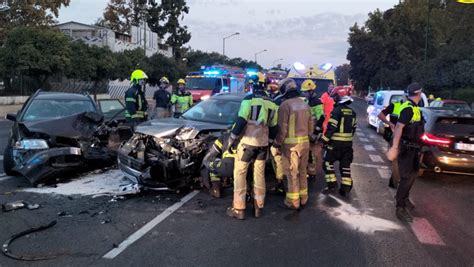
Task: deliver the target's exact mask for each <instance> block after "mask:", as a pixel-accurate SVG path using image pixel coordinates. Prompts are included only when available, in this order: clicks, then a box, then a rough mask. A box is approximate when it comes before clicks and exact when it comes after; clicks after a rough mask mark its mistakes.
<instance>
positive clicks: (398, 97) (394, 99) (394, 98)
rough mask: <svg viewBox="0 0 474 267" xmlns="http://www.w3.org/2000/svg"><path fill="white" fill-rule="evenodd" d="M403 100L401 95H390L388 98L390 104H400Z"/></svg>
mask: <svg viewBox="0 0 474 267" xmlns="http://www.w3.org/2000/svg"><path fill="white" fill-rule="evenodd" d="M404 99H405V97H404V96H403V95H392V96H391V97H390V103H395V102H400V101H402V100H404Z"/></svg>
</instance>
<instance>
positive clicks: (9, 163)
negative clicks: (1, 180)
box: [3, 145, 16, 176]
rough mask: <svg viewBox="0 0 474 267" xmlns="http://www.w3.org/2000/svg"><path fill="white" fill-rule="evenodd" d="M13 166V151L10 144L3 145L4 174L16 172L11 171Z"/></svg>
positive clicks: (14, 173)
mask: <svg viewBox="0 0 474 267" xmlns="http://www.w3.org/2000/svg"><path fill="white" fill-rule="evenodd" d="M14 167H15V162H14V161H13V152H12V148H11V146H10V145H7V146H6V147H5V151H4V153H3V171H4V172H5V174H6V175H9V176H14V175H16V172H15V171H13V168H14Z"/></svg>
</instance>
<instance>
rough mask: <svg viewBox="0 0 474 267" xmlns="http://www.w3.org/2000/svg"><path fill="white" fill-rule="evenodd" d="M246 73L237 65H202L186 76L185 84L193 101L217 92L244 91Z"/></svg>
mask: <svg viewBox="0 0 474 267" xmlns="http://www.w3.org/2000/svg"><path fill="white" fill-rule="evenodd" d="M245 82H246V73H245V71H244V70H243V69H241V68H238V67H230V66H225V65H215V66H210V67H203V68H202V69H201V70H200V71H195V72H191V73H189V74H188V75H187V76H186V86H187V87H188V90H189V91H190V92H191V94H192V96H193V101H194V102H199V101H202V100H206V99H208V98H209V97H211V96H212V95H215V94H218V93H238V92H244V88H245Z"/></svg>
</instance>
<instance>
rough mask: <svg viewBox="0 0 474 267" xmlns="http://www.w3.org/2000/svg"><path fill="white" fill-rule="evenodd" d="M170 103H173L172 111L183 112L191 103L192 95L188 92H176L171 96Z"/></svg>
mask: <svg viewBox="0 0 474 267" xmlns="http://www.w3.org/2000/svg"><path fill="white" fill-rule="evenodd" d="M171 104H172V105H175V109H174V112H176V113H184V112H185V111H186V110H188V109H189V108H190V107H191V106H192V105H193V96H192V95H191V93H190V92H185V93H181V92H178V93H177V94H173V95H172V96H171Z"/></svg>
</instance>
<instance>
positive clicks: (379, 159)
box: [369, 154, 383, 162]
mask: <svg viewBox="0 0 474 267" xmlns="http://www.w3.org/2000/svg"><path fill="white" fill-rule="evenodd" d="M369 157H370V160H371V161H373V162H383V159H382V157H381V156H379V155H372V154H370V155H369Z"/></svg>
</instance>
